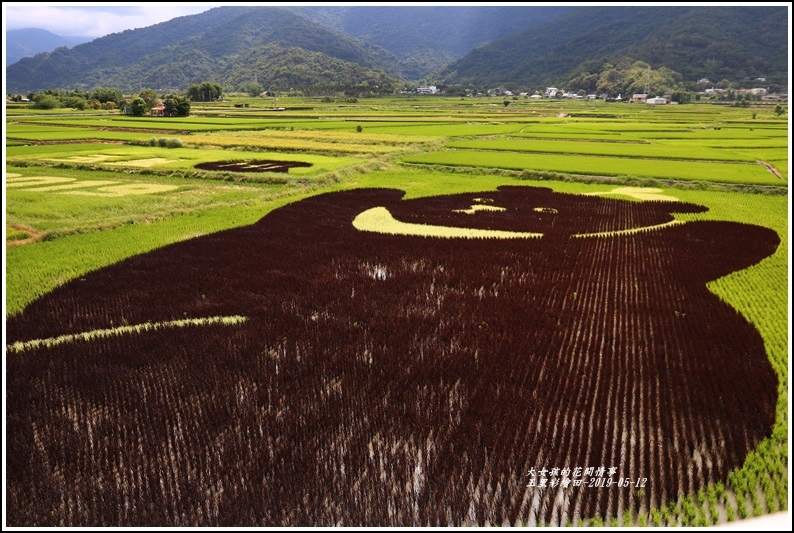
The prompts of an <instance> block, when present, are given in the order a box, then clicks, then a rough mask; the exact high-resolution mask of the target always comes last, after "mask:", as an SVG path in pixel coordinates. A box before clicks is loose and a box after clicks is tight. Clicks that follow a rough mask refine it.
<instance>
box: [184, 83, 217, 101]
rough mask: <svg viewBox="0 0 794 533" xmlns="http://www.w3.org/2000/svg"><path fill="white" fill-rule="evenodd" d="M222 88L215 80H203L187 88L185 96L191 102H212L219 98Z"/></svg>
mask: <svg viewBox="0 0 794 533" xmlns="http://www.w3.org/2000/svg"><path fill="white" fill-rule="evenodd" d="M222 96H223V88H222V87H221V86H220V85H218V84H217V83H215V82H211V81H204V82H201V83H198V84H193V85H191V86H190V87H188V88H187V97H188V99H189V100H190V101H192V102H212V101H215V100H220V99H221V97H222Z"/></svg>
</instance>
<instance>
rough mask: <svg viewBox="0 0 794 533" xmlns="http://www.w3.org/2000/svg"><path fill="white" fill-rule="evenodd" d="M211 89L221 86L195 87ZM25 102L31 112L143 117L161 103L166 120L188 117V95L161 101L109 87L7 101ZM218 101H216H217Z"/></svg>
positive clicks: (151, 95) (17, 96) (151, 93)
mask: <svg viewBox="0 0 794 533" xmlns="http://www.w3.org/2000/svg"><path fill="white" fill-rule="evenodd" d="M205 85H206V86H213V90H215V91H216V93H217V94H219V93H220V91H221V89H220V86H218V85H217V84H213V83H209V82H204V83H202V84H201V85H196V86H195V87H204V86H205ZM25 98H27V100H28V101H30V102H31V104H30V106H31V107H32V108H33V109H61V108H70V109H78V110H81V111H82V110H85V109H106V110H112V109H120V110H121V111H122V112H124V113H127V114H130V115H134V116H143V115H146V114H149V113H150V112H151V109H152V108H153V107H155V106H157V105H158V104H160V103H162V104H163V106H164V110H163V115H165V116H171V117H174V116H187V115H189V114H190V101H191V100H192V99H193V98H191V97H190V94H188V95H183V94H180V93H172V94H168V95H166V96H163V97H162V98H161V97H160V96H159V95H158V94H157V92H156V91H154V90H152V89H144V90H142V91H141V92H140V93H138V94H137V95H133V96H125V95H124V94H123V93H122V92H121V90H120V89H116V88H112V87H99V88H96V89H94V90H93V91H79V90H61V89H45V90H43V91H40V92H32V93H28V94H27V95H26V97H23V96H22V95H20V94H15V95H12V96H11V97H10V99H11V100H12V101H14V102H24V101H25ZM216 98H217V97H216Z"/></svg>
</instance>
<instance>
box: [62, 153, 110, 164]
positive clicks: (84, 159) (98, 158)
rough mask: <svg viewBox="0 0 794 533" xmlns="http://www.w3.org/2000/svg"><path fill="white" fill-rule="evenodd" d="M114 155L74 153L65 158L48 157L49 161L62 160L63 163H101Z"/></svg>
mask: <svg viewBox="0 0 794 533" xmlns="http://www.w3.org/2000/svg"><path fill="white" fill-rule="evenodd" d="M113 157H114V156H112V155H105V154H94V155H73V156H70V157H67V158H64V159H48V160H47V161H60V162H63V163H101V162H102V161H107V160H108V159H112V158H113Z"/></svg>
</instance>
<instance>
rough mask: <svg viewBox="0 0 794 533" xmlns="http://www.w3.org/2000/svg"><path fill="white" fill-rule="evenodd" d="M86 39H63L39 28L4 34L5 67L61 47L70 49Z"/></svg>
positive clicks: (11, 31) (87, 39)
mask: <svg viewBox="0 0 794 533" xmlns="http://www.w3.org/2000/svg"><path fill="white" fill-rule="evenodd" d="M90 40H91V39H90V38H88V37H64V36H62V35H56V34H54V33H52V32H50V31H47V30H43V29H41V28H24V29H19V30H8V31H7V32H6V50H5V53H6V65H11V64H13V63H16V62H17V61H19V60H20V59H22V58H23V57H32V56H34V55H36V54H39V53H41V52H51V51H53V50H55V49H56V48H60V47H61V46H66V47H67V48H68V47H72V46H75V45H78V44H81V43H84V42H86V41H90Z"/></svg>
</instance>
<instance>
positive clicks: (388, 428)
mask: <svg viewBox="0 0 794 533" xmlns="http://www.w3.org/2000/svg"><path fill="white" fill-rule="evenodd" d="M402 197H403V192H402V191H399V190H390V189H358V190H352V191H347V192H337V193H329V194H324V195H318V196H314V197H311V198H308V199H305V200H302V201H300V202H297V203H294V204H291V205H288V206H286V207H283V208H280V209H277V210H275V211H273V212H272V213H270V214H268V215H267V216H265V217H264V218H263V219H261V220H260V221H259V222H258V223H256V224H254V225H251V226H248V227H244V228H238V229H233V230H228V231H224V232H220V233H216V234H213V235H208V236H204V237H201V238H196V239H193V240H190V241H184V242H180V243H177V244H174V245H171V246H168V247H165V248H162V249H159V250H156V251H153V252H151V253H147V254H144V255H140V256H137V257H134V258H130V259H128V260H125V261H123V262H121V263H118V264H116V265H113V266H111V267H108V268H104V269H102V270H99V271H96V272H94V273H92V274H89V275H86V276H85V277H83V278H80V279H75V280H74V281H71V282H69V283H67V284H65V285H63V286H62V287H60V288H58V289H56V290H55V291H53V292H52V293H50V294H49V295H47V296H45V297H43V298H41V299H40V300H38V301H36V302H34V303H33V304H31V305H30V306H29V307H28V308H26V309H25V311H24V312H22V313H21V314H19V315H16V316H14V317H11V318H10V319H8V321H7V336H8V343H9V344H8V359H7V369H8V373H7V398H6V400H7V413H8V415H7V433H6V435H7V437H6V438H7V456H8V463H7V498H8V505H7V515H8V523H9V524H10V525H17V526H19V525H39V526H43V525H53V526H55V525H64V526H78V525H80V526H83V525H85V526H87V525H139V526H147V525H151V526H154V525H160V526H163V525H173V526H188V525H225V526H255V525H268V526H296V525H301V526H309V525H336V524H339V525H352V526H354V525H370V526H388V525H403V526H406V525H408V526H410V525H469V524H486V523H491V524H510V525H514V524H522V523H530V524H534V523H541V522H542V523H545V524H549V523H552V524H553V523H559V524H565V523H568V521H572V522H573V523H578V520H579V519H581V518H583V519H587V518H591V517H597V516H599V517H602V518H607V519H608V517H614V516H623V514H624V513H625V512H626V511H632V512H635V513H636V512H637V511H639V510H640V509H643V510H645V512H647V510H648V509H649V508H652V507H654V506H658V505H663V504H665V503H667V502H668V501H671V500H676V499H678V498H680V497H682V496H683V495H685V494H692V493H694V491H697V490H698V489H699V488H701V487H704V486H705V485H706V484H708V483H709V482H715V481H724V480H726V479H727V475H728V472H729V471H730V470H732V469H733V468H735V467H737V466H740V465H741V464H742V462H743V460H744V458H745V456H746V455H747V453H748V452H749V451H750V450H752V449H753V448H754V447H755V446H756V445H757V444H758V443H759V442H760V441H761V440H762V439H764V438H765V437H767V436H769V435H770V433H771V428H772V424H773V420H774V413H775V402H776V399H777V393H776V386H777V378H776V375H775V373H774V372H773V370H772V368H771V366H770V364H769V362H768V360H767V357H766V354H765V350H764V345H763V342H762V339H761V337H760V335H759V334H758V332H757V331H756V329H755V328H754V327H753V326H752V325H751V324H750V323H748V322H747V321H746V320H745V319H744V318H743V317H742V316H741V315H740V314H739V313H737V312H736V311H735V310H734V309H733V308H732V307H730V306H729V305H727V304H725V303H723V302H722V301H720V299H719V298H717V297H716V296H715V295H714V294H712V293H711V292H709V290H708V289H707V287H706V284H707V282H708V281H709V280H713V279H716V278H719V277H721V276H725V275H726V274H728V273H730V272H732V271H736V270H739V269H743V268H746V267H748V266H750V265H752V264H754V263H757V262H759V261H761V260H762V259H763V258H765V257H767V256H769V255H771V254H772V253H773V252H774V251H775V249H776V248H777V246H778V244H779V238H778V236H777V234H776V233H775V232H773V231H771V230H769V229H766V228H763V227H759V226H753V225H748V224H741V223H732V222H714V221H698V222H688V223H679V224H672V223H671V222H673V220H674V217H673V215H672V213H693V212H702V211H705V210H706V209H705V208H704V207H702V206H698V205H693V204H687V203H681V202H670V201H645V202H637V201H628V200H624V199H616V198H605V197H600V196H599V197H596V196H585V195H570V194H561V193H554V192H552V191H551V190H549V189H545V188H535V187H502V188H500V189H498V190H497V191H490V192H481V193H477V194H456V195H448V196H437V197H430V198H422V199H412V200H403V199H402ZM475 206H479V207H475ZM484 206H487V207H484ZM373 209H377V211H376V212H377V213H380V215H384V213H385V212H387V213H388V215H389V216H385V215H384V216H379V217H369V218H367V217H366V216H364V221H365V223H364V224H363V225H362V223H361V220H362V218H360V215H361V214H362V213H367V212H370V213H372V211H371V210H373ZM384 220H385V221H387V222H388V223H386V222H383V221H384ZM354 221H357V222H356V225H354ZM367 221H368V222H367ZM373 221H374V222H373ZM378 221H381V223H383V224H385V225H383V226H377V224H378ZM390 221H398V224H396V225H395V226H390V225H389V224H391V223H392V222H390ZM357 226H358V227H357ZM417 227H424V228H425V229H427V228H436V229H437V230H438V231H435V232H433V231H430V232H425V233H423V232H418V233H417V232H415V231H414V232H413V233H411V231H407V232H406V231H402V230H403V229H405V228H413V230H415V229H416V228H417ZM390 228H398V230H394V229H390ZM450 228H452V229H453V230H454V231H451V230H450ZM455 228H457V229H455ZM470 229H472V230H479V231H478V232H474V233H473V234H467V233H466V230H470ZM481 231H482V232H488V231H495V232H498V233H497V235H499V236H500V237H499V238H488V237H487V236H486V235H487V233H486V234H483V233H480V232H481ZM510 233H515V234H516V235H515V238H510V236H509V234H510ZM436 235H437V236H436ZM224 317H225V318H224ZM140 324H149V325H156V324H159V325H160V326H159V327H154V326H151V327H149V326H147V327H140V328H136V327H133V326H136V325H140ZM113 328H118V330H117V331H116V333H113V332H112V330H113ZM108 330H111V331H110V332H109V331H108ZM92 331H99V332H102V333H101V334H96V335H89V334H87V332H92ZM47 339H59V341H58V342H47ZM34 341H35V342H34ZM578 467H582V468H583V470H582V469H581V468H580V470H579V472H581V475H582V476H583V481H584V482H583V483H580V484H578V485H575V484H562V483H561V484H559V485H558V486H554V487H551V486H546V487H541V486H538V485H536V484H535V483H530V478H528V476H527V473H528V472H536V471H538V470H540V469H543V468H549V469H551V468H560V469H566V468H568V469H570V470H571V471H572V472H573V471H575V469H576V468H578ZM589 467H605V468H607V469H609V470H610V471H611V473H614V474H615V476H616V478H620V479H626V478H630V479H631V480H637V479H647V484H643V486H642V487H641V488H640V487H639V485H634V486H632V487H630V488H627V487H626V486H623V485H620V486H619V485H617V484H614V485H611V486H606V485H602V486H596V487H593V486H589V485H592V483H590V482H588V479H587V478H586V476H587V475H588V474H587V472H588V471H592V470H593V469H592V468H589ZM599 470H601V468H598V470H596V471H599ZM593 475H595V474H593ZM563 485H565V486H563Z"/></svg>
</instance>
